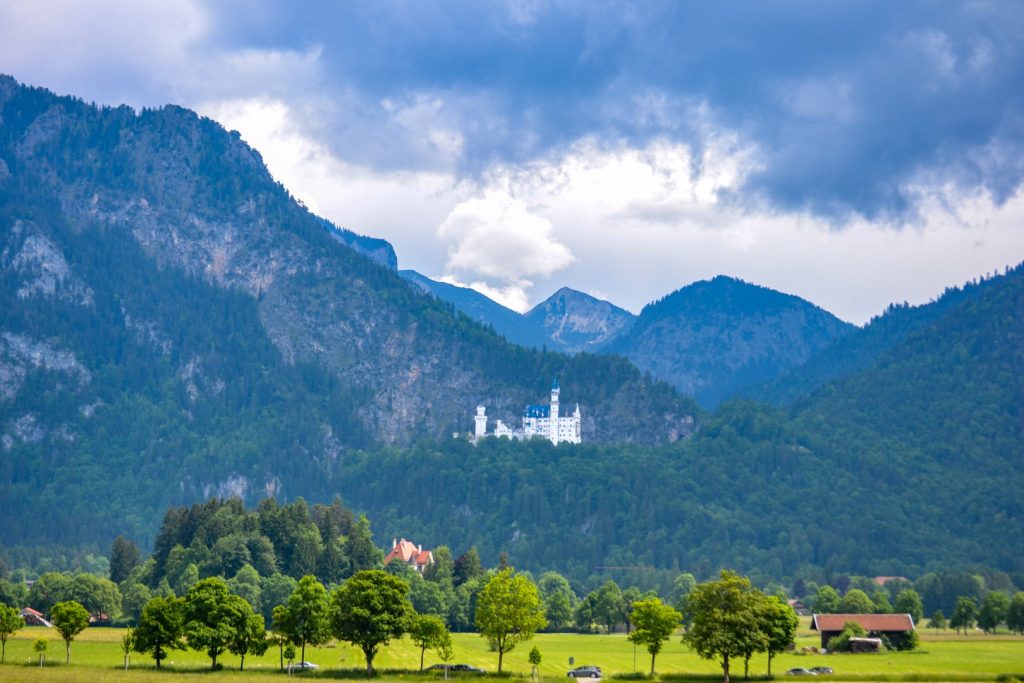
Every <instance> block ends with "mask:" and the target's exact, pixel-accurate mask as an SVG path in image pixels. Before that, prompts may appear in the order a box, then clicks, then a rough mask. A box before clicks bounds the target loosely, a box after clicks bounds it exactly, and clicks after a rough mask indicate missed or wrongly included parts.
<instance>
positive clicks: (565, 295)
mask: <svg viewBox="0 0 1024 683" xmlns="http://www.w3.org/2000/svg"><path fill="white" fill-rule="evenodd" d="M524 317H525V318H526V319H527V320H530V321H533V322H534V323H536V324H539V325H540V326H541V327H542V328H543V329H544V330H545V331H546V332H547V334H548V335H549V336H550V337H551V339H552V341H554V342H555V343H556V344H558V345H559V346H561V347H562V348H563V349H564V350H566V351H596V350H597V349H599V348H601V347H602V346H605V345H607V344H608V343H609V342H611V341H612V340H614V339H616V338H618V337H619V336H621V335H622V334H623V333H625V332H626V331H628V330H629V329H630V328H631V327H632V326H633V321H634V320H636V316H635V315H633V314H632V313H630V312H629V311H627V310H624V309H622V308H619V307H618V306H616V305H615V304H613V303H611V302H609V301H604V300H602V299H598V298H596V297H594V296H591V295H590V294H586V293H584V292H580V291H577V290H575V289H571V288H569V287H562V288H561V289H559V290H558V291H557V292H555V293H554V294H552V295H551V296H549V297H548V298H547V299H545V300H544V301H542V302H541V303H539V304H537V305H536V306H534V307H533V309H531V310H530V311H529V312H527V313H526V314H525V315H524Z"/></svg>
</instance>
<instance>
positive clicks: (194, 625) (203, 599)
mask: <svg viewBox="0 0 1024 683" xmlns="http://www.w3.org/2000/svg"><path fill="white" fill-rule="evenodd" d="M243 605H244V607H243ZM245 607H248V608H249V610H250V611H251V610H252V607H250V606H249V603H247V602H246V601H245V600H243V599H242V598H240V597H238V596H237V595H231V593H230V592H229V591H228V585H227V582H226V581H224V579H222V578H221V577H219V576H215V577H210V578H208V579H202V580H201V581H199V582H197V583H196V584H195V585H194V586H192V588H190V589H189V591H188V594H187V595H186V596H185V608H184V626H183V631H184V633H185V640H186V641H188V646H189V647H190V648H192V649H193V650H200V651H203V652H206V654H207V655H208V656H209V657H210V668H211V669H216V668H217V657H219V656H220V655H221V654H222V653H223V652H224V651H225V650H227V649H228V644H229V643H230V642H231V637H232V635H233V626H232V625H233V624H234V623H235V621H236V619H237V618H238V615H237V613H238V612H239V611H241V610H243V609H244V608H245Z"/></svg>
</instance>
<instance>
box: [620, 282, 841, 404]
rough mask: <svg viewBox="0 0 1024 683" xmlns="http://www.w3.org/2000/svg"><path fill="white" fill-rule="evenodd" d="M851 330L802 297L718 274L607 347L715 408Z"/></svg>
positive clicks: (646, 312) (652, 307) (655, 307)
mask: <svg viewBox="0 0 1024 683" xmlns="http://www.w3.org/2000/svg"><path fill="white" fill-rule="evenodd" d="M852 329H853V326H852V325H850V324H848V323H845V322H843V321H841V320H839V319H838V318H836V317H835V316H833V315H832V314H831V313H828V312H827V311H824V310H822V309H821V308H818V307H817V306H814V305H813V304H810V303H808V302H807V301H804V300H803V299H800V298H799V297H796V296H792V295H788V294H782V293H780V292H776V291H774V290H771V289H768V288H767V287H760V286H757V285H752V284H748V283H746V282H743V281H741V280H736V279H734V278H730V277H725V276H718V277H716V278H714V279H712V280H707V281H702V282H695V283H693V284H691V285H687V286H686V287H683V288H682V289H679V290H676V291H675V292H673V293H672V294H669V295H668V296H666V297H664V298H663V299H661V300H660V301H656V302H654V303H652V304H648V305H647V306H645V307H644V309H643V310H642V311H641V312H640V316H639V317H638V318H637V320H636V323H635V324H634V325H633V328H632V329H631V330H630V331H629V332H628V333H627V334H624V335H623V336H621V337H619V338H618V339H616V340H614V341H613V342H612V343H611V344H609V345H608V346H606V347H605V348H604V349H602V350H603V351H606V352H608V353H619V354H622V355H624V356H626V357H627V358H629V359H630V360H631V361H633V362H634V363H635V364H636V365H637V367H639V368H640V369H642V370H645V371H647V372H650V373H651V374H652V375H654V376H655V377H658V378H660V379H663V380H665V381H667V382H669V383H670V384H672V385H673V386H674V387H676V388H677V389H678V390H679V391H681V392H683V393H684V394H687V395H690V396H694V397H695V398H696V399H697V400H698V401H699V402H700V403H701V404H703V405H706V406H715V405H717V404H718V403H719V402H721V401H722V400H724V399H725V398H728V397H730V396H734V395H736V394H738V393H740V392H741V391H742V390H743V389H744V388H746V387H749V386H751V385H755V384H760V383H764V382H767V381H769V380H771V379H773V378H776V377H778V376H779V375H781V374H782V373H784V372H785V371H787V370H789V369H790V368H793V367H795V366H798V365H800V364H801V363H803V362H804V361H806V360H808V359H809V358H811V357H813V356H814V355H815V354H816V353H817V352H818V351H820V350H822V349H823V348H825V347H826V346H828V345H829V344H830V343H831V342H833V341H834V340H835V339H837V338H839V337H842V336H843V335H845V334H847V333H848V332H850V331H851V330H852Z"/></svg>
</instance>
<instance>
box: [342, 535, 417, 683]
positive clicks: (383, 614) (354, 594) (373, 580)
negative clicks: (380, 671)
mask: <svg viewBox="0 0 1024 683" xmlns="http://www.w3.org/2000/svg"><path fill="white" fill-rule="evenodd" d="M356 524H357V526H358V522H357V523H356ZM408 592H409V586H408V585H407V584H406V583H405V582H404V581H402V580H401V579H398V578H396V577H394V576H391V575H390V574H388V573H387V572H385V571H382V570H379V569H368V570H363V571H361V572H356V573H355V574H353V575H352V577H351V578H350V579H349V580H348V581H346V582H345V583H343V584H342V585H341V586H340V587H339V588H338V589H337V590H335V591H334V593H333V594H332V595H331V632H332V633H333V634H334V635H335V636H336V637H337V638H338V639H339V640H344V641H347V642H349V643H352V644H353V645H355V646H356V647H358V648H359V649H361V650H362V651H363V655H365V657H366V673H367V675H370V676H372V675H373V658H374V657H375V656H376V654H377V650H378V649H379V648H380V646H381V645H387V644H388V643H389V642H390V641H391V639H392V638H401V637H402V634H403V633H405V632H406V631H407V630H408V629H409V622H410V620H411V619H412V616H413V614H414V612H413V609H412V603H410V602H409V596H408Z"/></svg>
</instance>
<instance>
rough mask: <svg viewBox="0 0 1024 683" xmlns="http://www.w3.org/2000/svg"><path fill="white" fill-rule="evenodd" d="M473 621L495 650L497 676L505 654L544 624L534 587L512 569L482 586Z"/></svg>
mask: <svg viewBox="0 0 1024 683" xmlns="http://www.w3.org/2000/svg"><path fill="white" fill-rule="evenodd" d="M475 621H476V626H477V628H478V629H479V630H480V635H481V636H483V637H484V638H486V639H487V642H488V643H490V645H491V647H493V648H494V649H495V650H497V651H498V673H501V667H502V660H503V659H504V656H505V653H506V652H509V651H510V650H512V649H513V648H514V647H515V646H516V644H517V643H520V642H522V641H525V640H529V639H530V638H532V637H533V634H534V633H535V632H536V631H537V630H539V629H542V628H544V627H545V626H546V625H547V620H546V619H545V618H544V608H543V607H542V606H541V602H540V595H539V593H538V592H537V587H536V586H534V585H533V583H532V582H531V581H530V580H529V579H527V578H526V577H525V576H522V575H520V574H515V573H514V571H513V570H512V569H511V568H509V569H505V570H502V571H500V572H498V573H497V574H495V575H494V576H492V577H491V578H490V579H489V580H488V581H487V583H486V584H485V585H484V587H483V590H482V591H480V595H479V597H478V598H477V603H476V620H475Z"/></svg>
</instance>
